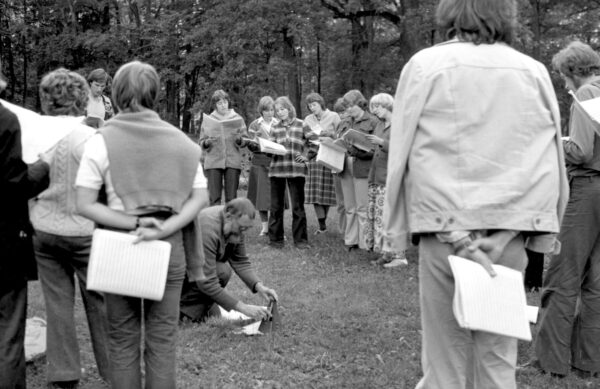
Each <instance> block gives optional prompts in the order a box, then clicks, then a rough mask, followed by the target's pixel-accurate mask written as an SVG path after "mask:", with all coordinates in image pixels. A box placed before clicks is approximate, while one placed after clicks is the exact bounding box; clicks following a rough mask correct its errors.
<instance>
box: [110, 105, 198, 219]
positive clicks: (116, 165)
mask: <svg viewBox="0 0 600 389" xmlns="http://www.w3.org/2000/svg"><path fill="white" fill-rule="evenodd" d="M100 132H101V133H102V136H103V137H104V141H105V142H106V149H107V151H108V160H109V166H110V174H111V178H112V183H113V185H114V188H115V192H116V193H117V196H119V197H120V198H121V200H122V201H123V205H124V207H125V210H126V211H127V212H129V213H135V211H136V209H139V208H143V207H152V206H157V207H169V208H171V209H172V210H173V211H174V212H179V211H180V210H181V207H182V205H183V203H184V202H185V200H187V198H188V197H189V196H190V193H191V191H192V185H193V182H194V177H195V175H196V171H197V168H198V163H199V160H200V148H199V147H198V146H197V145H196V144H195V143H194V142H192V141H191V140H190V139H189V138H188V137H187V136H186V135H185V134H184V133H183V132H181V131H180V130H179V129H178V128H176V127H174V126H172V125H171V124H169V123H167V122H165V121H163V120H161V119H160V117H159V116H158V114H157V113H156V112H154V111H151V110H145V111H142V112H131V113H129V112H127V113H119V114H118V115H116V116H115V117H113V118H112V119H110V120H109V121H107V122H106V125H105V126H104V127H103V128H101V129H100Z"/></svg>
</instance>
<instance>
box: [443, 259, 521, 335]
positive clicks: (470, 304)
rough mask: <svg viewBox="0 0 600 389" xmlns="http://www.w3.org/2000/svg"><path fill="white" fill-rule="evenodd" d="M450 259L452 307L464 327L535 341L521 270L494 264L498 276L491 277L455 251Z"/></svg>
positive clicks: (481, 267) (459, 322) (479, 266)
mask: <svg viewBox="0 0 600 389" xmlns="http://www.w3.org/2000/svg"><path fill="white" fill-rule="evenodd" d="M448 260H449V261H450V267H451V268H452V273H453V275H454V285H455V289H454V300H453V304H452V309H453V311H454V316H455V317H456V320H457V321H458V324H459V325H460V326H461V327H462V328H467V329H470V330H477V331H486V332H491V333H495V334H500V335H506V336H510V337H513V338H517V339H522V340H526V341H531V330H530V328H529V320H528V317H527V312H526V305H527V301H526V298H525V288H524V286H523V276H522V274H521V273H520V272H519V271H517V270H514V269H510V268H508V267H505V266H500V265H493V267H494V270H496V273H497V276H496V277H491V276H490V275H489V274H488V273H487V272H486V271H485V269H484V268H483V266H481V265H480V264H478V263H476V262H474V261H470V260H468V259H465V258H461V257H457V256H454V255H450V256H449V257H448Z"/></svg>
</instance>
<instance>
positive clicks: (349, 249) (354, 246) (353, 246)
mask: <svg viewBox="0 0 600 389" xmlns="http://www.w3.org/2000/svg"><path fill="white" fill-rule="evenodd" d="M346 250H348V251H352V250H358V245H357V244H347V245H346Z"/></svg>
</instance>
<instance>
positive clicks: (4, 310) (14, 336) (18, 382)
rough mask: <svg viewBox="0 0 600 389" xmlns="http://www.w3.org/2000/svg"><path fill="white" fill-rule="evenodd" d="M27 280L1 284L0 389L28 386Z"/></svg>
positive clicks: (17, 388) (21, 388)
mask: <svg viewBox="0 0 600 389" xmlns="http://www.w3.org/2000/svg"><path fill="white" fill-rule="evenodd" d="M26 317H27V281H25V279H23V280H22V281H18V282H17V281H15V282H14V283H13V284H12V285H0V389H25V387H26V382H25V318H26Z"/></svg>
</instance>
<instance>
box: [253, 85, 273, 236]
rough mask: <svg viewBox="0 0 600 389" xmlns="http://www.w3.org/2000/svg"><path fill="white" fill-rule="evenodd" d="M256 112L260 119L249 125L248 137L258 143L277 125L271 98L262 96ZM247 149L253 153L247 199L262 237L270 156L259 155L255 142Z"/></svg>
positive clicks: (266, 229)
mask: <svg viewBox="0 0 600 389" xmlns="http://www.w3.org/2000/svg"><path fill="white" fill-rule="evenodd" d="M257 111H258V114H259V115H260V117H259V118H258V119H256V120H254V121H253V122H252V123H250V126H249V127H248V135H249V136H250V138H251V139H252V140H255V141H258V139H257V138H264V139H269V138H270V137H271V128H272V127H273V125H275V124H276V123H277V119H275V117H274V115H275V102H274V101H273V99H272V98H271V96H264V97H262V98H261V99H260V100H259V102H258V108H257ZM248 149H249V150H250V151H252V153H253V156H252V165H250V176H249V178H248V199H249V200H250V201H252V204H254V206H255V207H256V210H257V211H258V214H259V215H260V221H261V225H262V229H261V231H260V235H261V236H263V235H267V234H268V233H269V208H270V207H271V184H270V183H269V165H270V164H271V156H270V155H269V154H265V153H261V152H260V148H259V147H258V146H257V143H255V142H249V143H248Z"/></svg>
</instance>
